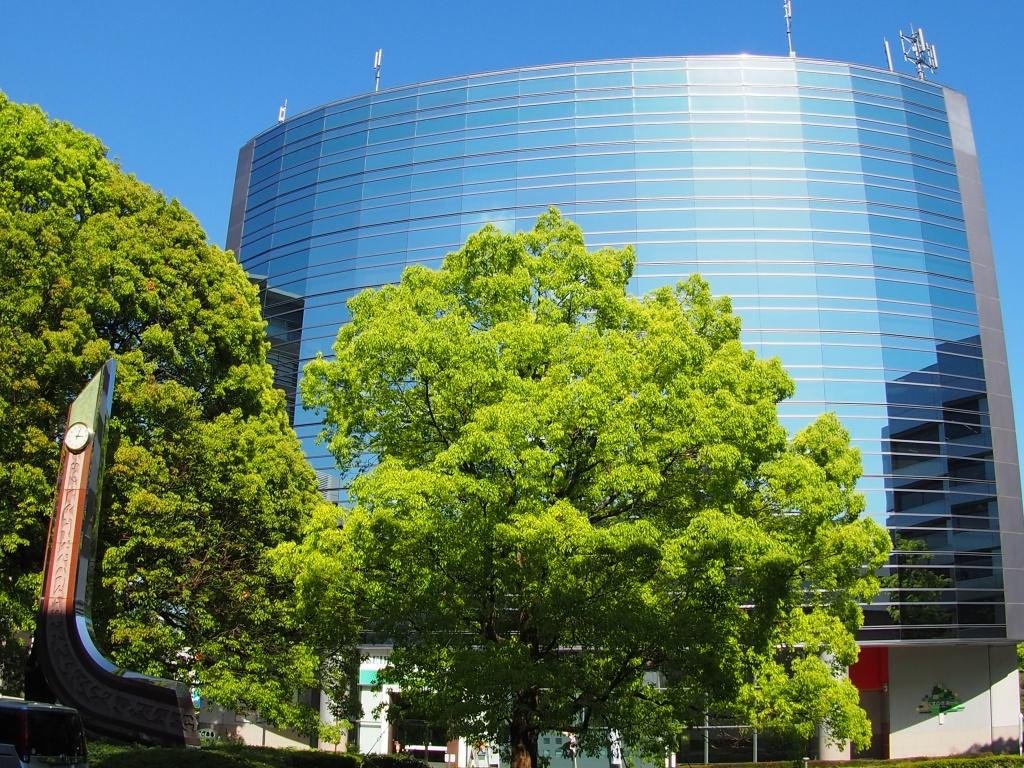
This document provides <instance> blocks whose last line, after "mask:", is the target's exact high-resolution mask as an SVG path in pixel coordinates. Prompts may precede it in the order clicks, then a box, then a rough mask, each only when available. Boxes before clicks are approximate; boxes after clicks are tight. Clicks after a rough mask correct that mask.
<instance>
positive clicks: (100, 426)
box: [25, 360, 199, 746]
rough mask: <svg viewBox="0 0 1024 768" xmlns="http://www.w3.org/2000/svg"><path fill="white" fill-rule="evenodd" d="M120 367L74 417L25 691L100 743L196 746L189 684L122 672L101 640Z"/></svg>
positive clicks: (93, 384)
mask: <svg viewBox="0 0 1024 768" xmlns="http://www.w3.org/2000/svg"><path fill="white" fill-rule="evenodd" d="M116 365H117V364H116V362H115V361H113V360H111V361H109V362H107V364H106V365H104V366H103V368H102V369H101V370H100V372H99V373H98V374H96V376H95V377H94V378H93V379H92V381H90V382H89V384H88V385H87V386H86V387H85V389H83V390H82V393H81V394H80V395H79V396H78V398H77V399H76V400H75V401H74V402H73V403H72V404H71V408H70V409H69V411H68V420H67V429H66V430H65V432H64V442H63V445H62V446H61V461H60V474H59V477H58V483H57V502H56V507H55V509H54V513H53V519H52V520H51V521H50V534H49V537H48V540H47V546H46V560H45V564H44V566H43V594H42V601H41V606H40V615H39V621H38V624H37V627H36V634H35V637H34V638H33V643H32V654H31V658H30V663H29V673H28V677H27V678H26V682H25V693H26V696H27V697H28V698H37V699H45V700H50V701H54V700H56V701H59V702H60V703H61V704H66V705H68V706H72V707H75V708H76V709H78V711H79V713H80V714H81V716H82V722H83V724H84V725H85V727H86V729H87V730H89V731H91V732H93V733H96V734H98V735H101V736H107V737H111V738H114V739H119V740H125V741H137V742H142V743H147V744H161V745H165V746H186V745H192V746H197V745H198V744H199V737H198V734H197V731H196V716H195V710H194V709H193V706H192V699H191V696H190V694H189V689H188V686H186V685H185V684H184V683H179V682H175V681H173V680H163V679H160V678H156V677H149V676H147V675H143V674H139V673H137V672H130V671H128V670H125V669H121V668H120V667H118V666H116V665H115V664H113V663H112V662H111V661H109V660H108V659H107V658H106V657H105V656H104V655H103V654H102V653H101V652H100V650H99V648H98V647H97V645H96V642H95V640H94V638H93V632H92V619H91V606H90V603H91V584H90V578H89V577H90V573H91V571H92V566H93V558H94V555H95V549H96V542H95V536H96V530H97V523H98V511H99V509H98V508H99V504H100V499H101V495H100V484H101V481H102V475H103V447H104V442H105V440H106V431H107V422H108V420H109V418H110V408H111V403H112V401H113V397H114V372H115V369H116Z"/></svg>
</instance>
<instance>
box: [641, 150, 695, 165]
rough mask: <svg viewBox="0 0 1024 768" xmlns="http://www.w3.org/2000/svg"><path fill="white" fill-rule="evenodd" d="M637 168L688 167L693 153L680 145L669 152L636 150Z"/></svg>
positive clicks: (691, 162)
mask: <svg viewBox="0 0 1024 768" xmlns="http://www.w3.org/2000/svg"><path fill="white" fill-rule="evenodd" d="M634 163H635V164H636V167H637V168H638V169H647V168H690V167H692V166H693V153H692V152H691V151H690V150H689V149H684V148H682V147H680V148H679V149H678V150H675V151H669V152H644V151H638V152H637V153H636V155H635V156H634Z"/></svg>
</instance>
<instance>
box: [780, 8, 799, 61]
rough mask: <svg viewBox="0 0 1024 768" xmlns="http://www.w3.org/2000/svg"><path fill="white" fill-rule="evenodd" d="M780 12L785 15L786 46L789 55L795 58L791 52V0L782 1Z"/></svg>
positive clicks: (794, 52)
mask: <svg viewBox="0 0 1024 768" xmlns="http://www.w3.org/2000/svg"><path fill="white" fill-rule="evenodd" d="M782 11H783V13H785V14H786V45H787V46H789V55H790V56H791V57H794V58H795V57H796V51H794V50H793V0H782Z"/></svg>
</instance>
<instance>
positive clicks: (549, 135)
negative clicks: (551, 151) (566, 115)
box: [516, 128, 576, 149]
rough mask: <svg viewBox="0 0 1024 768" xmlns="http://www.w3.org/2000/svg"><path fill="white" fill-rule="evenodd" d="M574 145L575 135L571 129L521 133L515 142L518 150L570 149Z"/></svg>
mask: <svg viewBox="0 0 1024 768" xmlns="http://www.w3.org/2000/svg"><path fill="white" fill-rule="evenodd" d="M575 143H576V134H575V131H574V130H573V129H572V128H562V129H559V130H552V131H521V132H520V133H519V134H518V140H517V142H516V144H517V146H518V147H519V148H520V149H540V148H542V147H571V146H573V145H574V144H575Z"/></svg>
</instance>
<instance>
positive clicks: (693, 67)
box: [687, 61, 743, 85]
mask: <svg viewBox="0 0 1024 768" xmlns="http://www.w3.org/2000/svg"><path fill="white" fill-rule="evenodd" d="M687 77H688V78H689V81H690V85H740V84H741V83H742V82H743V70H742V69H740V68H738V67H736V68H733V67H712V68H707V69H705V68H703V67H701V66H700V62H697V61H693V62H691V63H690V66H689V67H688V68H687Z"/></svg>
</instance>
